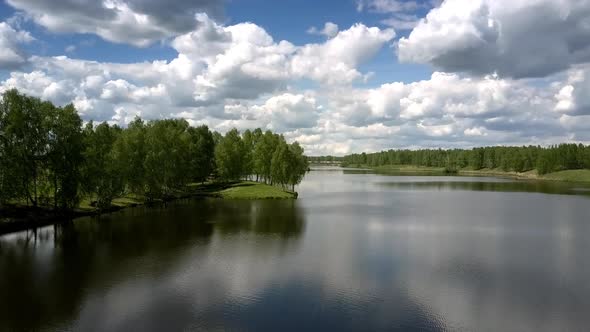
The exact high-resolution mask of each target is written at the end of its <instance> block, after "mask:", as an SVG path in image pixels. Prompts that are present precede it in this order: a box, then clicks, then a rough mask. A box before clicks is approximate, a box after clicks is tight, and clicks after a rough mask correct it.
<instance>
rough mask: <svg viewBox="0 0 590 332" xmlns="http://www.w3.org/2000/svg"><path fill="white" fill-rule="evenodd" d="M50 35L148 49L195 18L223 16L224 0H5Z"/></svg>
mask: <svg viewBox="0 0 590 332" xmlns="http://www.w3.org/2000/svg"><path fill="white" fill-rule="evenodd" d="M7 3H8V4H9V5H11V6H12V7H14V8H15V9H18V10H22V11H24V12H25V13H27V14H28V15H29V16H30V17H31V18H32V19H33V20H34V21H35V22H36V23H37V24H39V25H41V26H43V27H45V28H47V29H48V30H50V31H52V32H60V33H64V32H68V33H71V32H74V33H93V34H96V35H98V36H100V37H102V38H104V39H105V40H108V41H111V42H116V43H128V44H133V45H135V46H141V47H143V46H147V45H149V44H151V43H153V42H155V41H157V40H161V39H164V38H168V37H172V36H175V35H177V34H180V33H185V32H188V31H190V30H192V29H193V28H194V24H195V22H194V16H195V14H197V13H201V12H205V13H208V14H209V15H210V16H212V17H220V16H221V15H222V13H223V6H224V1H223V0H168V1H159V0H52V1H47V0H7Z"/></svg>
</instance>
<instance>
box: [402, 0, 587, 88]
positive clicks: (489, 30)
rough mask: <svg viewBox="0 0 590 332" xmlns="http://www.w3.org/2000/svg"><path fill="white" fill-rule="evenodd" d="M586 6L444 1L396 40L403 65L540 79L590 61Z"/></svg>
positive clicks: (568, 1)
mask: <svg viewBox="0 0 590 332" xmlns="http://www.w3.org/2000/svg"><path fill="white" fill-rule="evenodd" d="M589 17H590V2H589V1H579V0H561V1H553V0H537V1H513V0H447V1H445V2H444V3H442V5H441V6H440V7H438V8H435V9H432V10H431V11H430V12H429V13H428V15H427V16H426V18H425V19H422V20H421V21H420V22H419V24H418V25H417V26H416V27H415V28H414V29H413V30H412V32H411V33H410V35H409V36H408V37H404V38H401V39H400V40H399V45H398V56H399V59H400V61H402V62H417V63H425V64H431V65H433V66H435V67H436V68H438V69H440V70H443V71H447V72H465V73H471V74H477V75H486V74H491V73H494V72H495V73H498V74H499V75H501V76H505V77H513V78H523V77H543V76H546V75H549V74H552V73H556V72H559V71H562V70H564V69H567V68H570V67H571V66H572V65H574V64H578V63H584V62H587V61H589V60H590V20H589Z"/></svg>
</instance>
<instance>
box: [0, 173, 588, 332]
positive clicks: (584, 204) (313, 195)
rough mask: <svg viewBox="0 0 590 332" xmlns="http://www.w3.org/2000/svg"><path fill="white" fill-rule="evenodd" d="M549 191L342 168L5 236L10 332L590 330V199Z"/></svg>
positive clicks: (3, 318)
mask: <svg viewBox="0 0 590 332" xmlns="http://www.w3.org/2000/svg"><path fill="white" fill-rule="evenodd" d="M547 185H548V186H549V187H545V185H544V184H531V183H527V182H522V181H513V180H508V179H495V178H466V177H442V176H439V177H437V176H428V177H426V176H420V177H388V176H383V175H375V174H350V173H345V172H343V171H342V170H338V169H331V170H325V171H313V172H311V173H309V174H308V175H307V176H306V179H305V181H304V183H303V184H302V185H301V187H300V199H298V200H297V201H255V202H249V201H223V200H207V201H185V202H179V203H177V204H173V205H170V206H168V207H162V208H155V209H134V210H128V211H125V212H123V213H120V214H113V215H110V216H107V217H104V218H101V219H99V220H95V219H86V220H80V221H77V222H75V223H73V224H70V225H67V226H66V227H63V228H56V229H53V228H46V229H43V230H40V231H39V232H38V233H37V234H36V236H35V234H33V233H31V232H29V233H20V234H18V235H16V236H15V235H12V236H9V237H1V238H0V271H2V272H1V273H0V294H2V301H0V330H5V329H8V330H11V329H16V330H76V331H124V330H134V331H135V330H138V331H176V330H207V331H211V330H213V331H215V330H243V331H277V330H280V331H303V330H306V331H307V330H317V331H326V330H338V331H358V330H368V331H375V330H381V331H390V330H402V331H412V330H416V331H418V330H419V331H447V330H453V331H454V330H494V331H496V330H499V331H514V330H516V331H555V330H571V331H577V330H585V329H586V328H587V326H588V325H589V324H590V318H588V317H587V314H586V313H587V311H588V310H589V309H590V286H589V284H588V282H587V280H588V279H589V278H590V263H589V262H588V260H587V259H586V256H587V252H589V251H590V241H588V240H587V238H588V235H589V234H590V222H588V216H589V215H590V210H589V205H588V203H589V202H590V200H588V197H587V196H584V195H578V196H574V195H568V196H565V195H553V194H561V193H564V192H567V190H570V188H575V187H570V186H564V187H563V188H561V189H556V188H558V187H559V186H560V185H559V184H553V183H547ZM556 186H557V187H556ZM571 190H573V191H576V190H574V189H571ZM548 194H549V195H548ZM5 294H6V295H5Z"/></svg>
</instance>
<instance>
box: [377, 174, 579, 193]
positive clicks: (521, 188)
mask: <svg viewBox="0 0 590 332" xmlns="http://www.w3.org/2000/svg"><path fill="white" fill-rule="evenodd" d="M450 179H452V180H450ZM449 180H450V181H449ZM453 180H454V181H453ZM468 180H469V181H465V180H462V179H461V178H458V177H453V178H449V179H443V180H438V181H428V180H426V181H395V182H394V181H388V182H377V183H376V184H377V185H380V186H386V187H389V188H392V189H397V190H410V191H413V190H436V191H443V190H467V191H492V192H493V191H497V192H530V193H543V194H560V195H590V190H589V188H587V187H581V186H580V185H579V184H571V183H560V182H548V181H514V180H503V179H495V181H494V179H489V178H469V179H468Z"/></svg>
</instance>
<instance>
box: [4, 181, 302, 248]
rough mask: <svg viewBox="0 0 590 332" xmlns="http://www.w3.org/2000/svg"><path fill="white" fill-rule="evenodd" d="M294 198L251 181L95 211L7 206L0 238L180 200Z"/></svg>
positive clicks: (119, 202) (120, 202) (118, 202)
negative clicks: (62, 210) (80, 219)
mask: <svg viewBox="0 0 590 332" xmlns="http://www.w3.org/2000/svg"><path fill="white" fill-rule="evenodd" d="M297 196H298V194H297V192H292V191H287V190H284V189H282V188H279V187H276V186H271V185H267V184H263V183H259V182H254V181H238V182H231V183H205V184H189V185H188V186H187V191H186V192H181V193H177V194H172V195H168V196H166V197H164V198H162V199H158V200H155V201H151V202H149V201H146V200H138V199H132V198H130V197H126V196H123V197H118V198H115V199H113V202H112V203H111V207H110V208H108V209H106V210H99V209H96V208H92V207H91V206H90V205H87V207H78V208H77V209H75V210H73V211H67V212H58V211H55V210H53V209H50V208H43V207H32V206H18V205H9V206H6V207H5V208H3V209H0V236H1V235H4V234H9V233H15V232H20V231H25V230H29V229H36V228H40V227H45V226H49V225H58V224H64V223H68V222H71V221H73V220H74V219H77V218H81V217H90V216H98V215H104V214H110V213H114V212H118V211H121V210H124V209H128V208H133V207H139V206H148V207H150V206H157V205H161V204H166V203H168V202H173V201H178V200H182V199H191V198H197V199H198V198H202V199H206V198H216V199H244V200H257V199H297Z"/></svg>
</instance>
